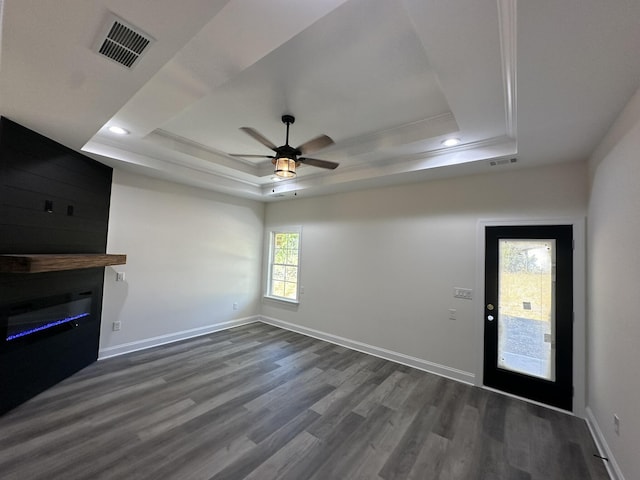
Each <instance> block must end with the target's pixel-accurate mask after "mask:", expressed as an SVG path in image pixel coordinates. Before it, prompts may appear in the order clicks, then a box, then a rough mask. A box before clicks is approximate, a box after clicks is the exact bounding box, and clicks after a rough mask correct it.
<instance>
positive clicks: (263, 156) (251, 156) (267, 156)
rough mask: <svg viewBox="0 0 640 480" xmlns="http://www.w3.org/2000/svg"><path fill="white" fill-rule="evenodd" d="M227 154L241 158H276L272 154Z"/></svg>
mask: <svg viewBox="0 0 640 480" xmlns="http://www.w3.org/2000/svg"><path fill="white" fill-rule="evenodd" d="M229 156H230V157H241V158H276V157H274V156H273V155H243V154H242V153H230V154H229Z"/></svg>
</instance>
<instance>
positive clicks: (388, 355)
mask: <svg viewBox="0 0 640 480" xmlns="http://www.w3.org/2000/svg"><path fill="white" fill-rule="evenodd" d="M260 321H261V322H262V323H267V324H269V325H273V326H274V327H279V328H284V329H285V330H291V331H292V332H296V333H301V334H302V335H306V336H308V337H313V338H317V339H319V340H324V341H326V342H329V343H334V344H336V345H340V346H342V347H347V348H350V349H352V350H357V351H358V352H363V353H367V354H369V355H373V356H376V357H380V358H384V359H385V360H390V361H392V362H396V363H400V364H402V365H407V366H409V367H413V368H416V369H418V370H423V371H425V372H429V373H433V374H436V375H440V376H441V377H446V378H450V379H452V380H457V381H459V382H462V383H466V384H468V385H474V378H475V375H474V374H473V373H470V372H465V371H463V370H458V369H456V368H451V367H447V366H446V365H440V364H438V363H433V362H430V361H428V360H423V359H421V358H416V357H411V356H409V355H405V354H404V353H398V352H394V351H392V350H387V349H384V348H380V347H376V346H374V345H368V344H366V343H362V342H358V341H356V340H351V339H348V338H344V337H339V336H338V335H333V334H331V333H326V332H321V331H319V330H314V329H313V328H308V327H303V326H300V325H296V324H294V323H289V322H285V321H283V320H278V319H275V318H270V317H265V316H260Z"/></svg>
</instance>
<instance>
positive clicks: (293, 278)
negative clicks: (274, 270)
mask: <svg viewBox="0 0 640 480" xmlns="http://www.w3.org/2000/svg"><path fill="white" fill-rule="evenodd" d="M285 268H286V278H285V280H286V281H287V282H297V281H298V267H285Z"/></svg>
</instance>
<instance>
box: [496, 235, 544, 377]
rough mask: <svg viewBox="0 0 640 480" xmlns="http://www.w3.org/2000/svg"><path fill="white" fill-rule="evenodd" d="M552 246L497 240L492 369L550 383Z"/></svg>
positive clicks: (529, 241)
mask: <svg viewBox="0 0 640 480" xmlns="http://www.w3.org/2000/svg"><path fill="white" fill-rule="evenodd" d="M555 249H556V245H555V240H553V239H549V240H536V239H531V240H528V239H527V240H525V239H522V240H520V239H508V240H507V239H502V240H500V250H499V272H498V275H499V276H498V289H499V292H498V296H499V297H498V367H499V368H502V369H506V370H511V371H515V372H520V373H524V374H527V375H531V376H534V377H540V378H544V379H547V380H551V381H554V380H555V361H554V360H555V355H554V353H555V302H554V297H555V256H556V252H555Z"/></svg>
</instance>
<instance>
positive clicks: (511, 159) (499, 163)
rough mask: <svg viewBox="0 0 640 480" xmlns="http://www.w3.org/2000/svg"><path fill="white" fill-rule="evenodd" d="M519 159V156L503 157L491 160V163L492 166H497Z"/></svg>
mask: <svg viewBox="0 0 640 480" xmlns="http://www.w3.org/2000/svg"><path fill="white" fill-rule="evenodd" d="M517 161H518V159H517V158H503V159H501V160H491V161H490V162H489V165H491V166H492V167H497V166H500V165H508V164H510V163H516V162H517Z"/></svg>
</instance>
